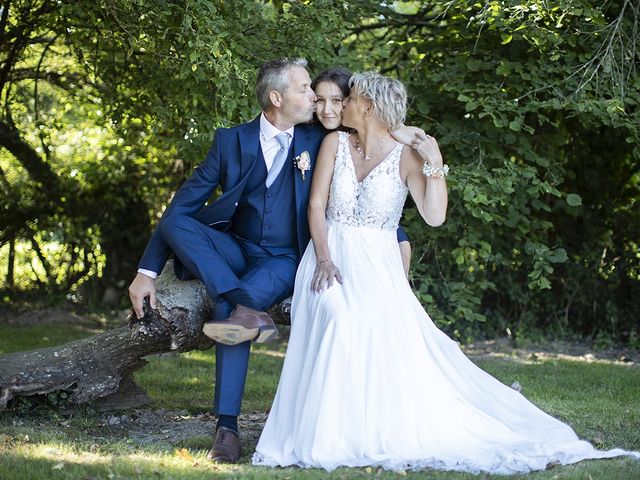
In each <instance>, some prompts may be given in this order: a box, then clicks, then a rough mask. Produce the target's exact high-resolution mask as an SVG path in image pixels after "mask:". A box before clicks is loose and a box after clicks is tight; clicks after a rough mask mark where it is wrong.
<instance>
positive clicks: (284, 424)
mask: <svg viewBox="0 0 640 480" xmlns="http://www.w3.org/2000/svg"><path fill="white" fill-rule="evenodd" d="M351 87H352V89H351V94H350V96H349V98H348V100H347V101H346V102H345V107H344V110H343V112H342V116H343V118H342V122H343V124H344V125H345V126H347V127H350V128H351V129H352V132H353V133H347V132H342V131H338V132H334V133H331V134H329V135H328V136H327V137H326V138H325V140H324V142H323V144H322V147H321V149H320V154H319V156H318V163H317V165H316V169H315V172H314V177H313V184H312V188H311V198H310V203H309V225H310V230H311V237H312V241H311V242H310V244H309V247H308V248H307V250H306V252H305V254H304V256H303V258H302V261H301V263H300V265H299V267H298V271H297V274H296V284H295V290H294V296H293V304H292V310H291V319H292V320H291V324H292V327H291V335H290V339H289V346H288V349H287V354H286V357H285V362H284V367H283V370H282V376H281V378H280V384H279V386H278V391H277V393H276V397H275V400H274V402H273V407H272V409H271V412H270V414H269V418H268V419H267V423H266V425H265V428H264V431H263V432H262V436H261V437H260V441H259V443H258V446H257V448H256V453H255V454H254V457H253V463H254V464H256V465H267V466H289V465H298V466H301V467H320V468H325V469H327V470H332V469H334V468H337V467H339V466H350V467H358V466H366V465H370V466H381V467H383V468H386V469H391V470H404V469H422V468H434V469H443V470H459V471H467V472H490V473H500V474H510V473H516V472H528V471H532V470H544V469H545V468H546V466H547V465H548V464H553V463H561V464H569V463H574V462H577V461H580V460H583V459H587V458H604V457H613V456H617V455H631V456H634V457H636V458H639V459H640V453H638V452H627V451H624V450H620V449H614V450H609V451H599V450H596V449H594V448H593V447H592V446H591V444H589V443H588V442H585V441H582V440H579V439H578V437H577V436H576V434H575V433H574V432H573V430H572V429H571V428H570V427H569V426H568V425H566V424H564V423H562V422H560V421H559V420H557V419H555V418H553V417H551V416H549V415H547V414H546V413H544V412H543V411H541V410H540V409H538V408H537V407H536V406H535V405H533V404H532V403H530V402H529V401H528V400H527V399H526V398H525V397H524V396H522V395H521V394H520V393H518V392H517V391H515V390H513V389H512V388H510V387H508V386H506V385H504V384H502V383H501V382H499V381H498V380H496V379H495V378H493V377H492V376H491V375H489V374H487V373H486V372H484V371H483V370H481V369H480V368H478V367H477V366H475V365H474V364H473V363H472V362H471V361H470V360H469V359H468V358H467V357H466V356H465V355H464V354H463V353H462V351H461V350H460V348H459V347H458V345H457V344H456V342H454V341H453V340H451V339H449V338H448V337H447V336H446V335H445V334H444V333H443V332H441V331H440V330H439V329H438V328H437V327H436V326H435V325H434V324H433V322H432V321H431V319H430V318H429V316H428V315H427V313H426V312H425V311H424V309H423V308H422V306H421V305H420V302H419V301H418V300H417V299H416V297H415V296H414V295H413V292H412V291H411V288H410V287H409V285H408V283H407V282H406V280H405V277H404V272H403V270H402V262H401V260H400V254H399V251H398V249H397V247H396V248H394V247H395V245H394V244H395V243H396V241H397V240H396V233H395V231H396V228H397V226H398V221H399V219H400V215H401V212H402V206H403V204H404V201H405V198H406V195H407V193H408V192H410V193H411V196H412V197H413V199H414V201H415V203H416V206H417V208H418V210H419V212H420V214H421V216H422V217H423V218H424V220H425V222H426V223H427V224H428V225H431V226H438V225H440V224H441V223H442V222H443V221H444V220H445V215H446V209H447V188H446V181H445V176H446V174H447V171H448V168H447V167H446V165H444V164H443V161H442V155H441V154H440V151H439V148H438V144H437V142H436V140H435V139H434V138H432V137H429V136H425V137H424V138H423V139H421V140H416V141H414V142H413V147H414V150H412V149H410V148H403V145H402V144H400V143H397V142H396V141H395V140H394V139H393V138H392V137H391V135H390V133H389V132H391V131H393V130H394V129H396V128H397V127H398V125H399V124H400V123H401V122H402V121H403V119H404V115H405V111H406V110H405V109H406V93H405V90H404V87H403V85H402V84H401V83H400V82H398V81H396V80H392V79H390V78H387V77H383V76H381V75H377V74H374V73H363V74H358V75H354V76H353V78H352V80H351ZM416 151H417V152H420V154H419V155H418V154H416ZM423 159H424V160H423Z"/></svg>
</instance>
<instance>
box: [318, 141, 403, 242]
mask: <svg viewBox="0 0 640 480" xmlns="http://www.w3.org/2000/svg"><path fill="white" fill-rule="evenodd" d="M338 135H339V136H338V151H337V153H336V161H335V165H334V167H333V180H332V181H331V189H330V191H329V202H328V205H327V221H328V222H329V223H330V224H343V225H349V226H354V227H372V228H379V229H384V230H395V229H396V228H398V222H399V221H400V216H401V215H402V207H403V206H404V202H405V200H406V198H407V192H408V191H409V189H408V188H407V186H406V185H405V184H404V183H403V182H402V180H401V178H400V153H401V152H402V144H401V143H397V144H396V146H395V148H394V149H393V150H392V151H391V153H389V155H388V156H387V157H386V158H385V159H384V160H382V162H380V163H379V164H378V165H377V166H376V167H375V168H374V169H373V170H371V172H370V173H369V175H367V176H366V177H365V178H364V179H363V180H362V182H358V180H357V178H356V171H355V168H354V166H353V160H352V158H351V153H350V151H349V140H348V138H349V134H348V133H347V132H339V133H338Z"/></svg>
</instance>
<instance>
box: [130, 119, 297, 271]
mask: <svg viewBox="0 0 640 480" xmlns="http://www.w3.org/2000/svg"><path fill="white" fill-rule="evenodd" d="M282 132H283V131H282V130H278V129H277V128H276V127H275V126H274V125H273V124H271V122H269V120H267V117H265V116H264V113H261V114H260V146H261V147H262V156H263V157H264V163H265V165H266V166H267V172H269V170H271V167H272V165H273V161H274V160H275V158H276V153H278V150H279V149H280V144H279V143H278V140H276V136H277V135H278V134H280V133H282ZM284 132H285V133H287V134H288V135H289V137H291V138H290V139H289V145H291V142H292V141H293V127H291V128H289V129H287V130H284ZM138 273H142V274H144V275H147V276H148V277H151V278H153V279H155V278H156V277H157V276H158V273H157V272H154V271H152V270H147V269H145V268H139V269H138Z"/></svg>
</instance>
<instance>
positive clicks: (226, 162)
mask: <svg viewBox="0 0 640 480" xmlns="http://www.w3.org/2000/svg"><path fill="white" fill-rule="evenodd" d="M325 134H326V131H325V130H324V129H323V128H322V127H321V126H318V125H298V126H296V127H295V131H294V136H293V146H292V148H293V156H294V157H296V156H298V155H300V154H301V153H302V152H304V151H307V152H309V156H310V157H311V170H310V171H307V172H306V173H305V179H304V181H303V180H302V175H301V173H300V171H299V170H298V169H297V168H296V169H295V172H294V176H295V180H294V183H295V185H294V189H295V201H296V213H297V214H296V225H295V228H296V232H297V235H298V250H299V253H300V256H302V253H303V252H304V250H305V248H306V246H307V244H308V243H309V239H310V235H309V224H308V223H309V222H308V220H307V207H308V204H309V191H310V189H311V180H312V178H313V169H314V167H315V164H316V159H317V156H318V150H319V149H320V144H321V143H322V139H323V138H324V136H325ZM259 148H260V117H257V118H256V119H255V120H253V121H252V122H249V123H245V124H242V125H238V126H235V127H232V128H220V129H218V130H216V133H215V135H214V139H213V145H212V146H211V149H210V150H209V153H208V154H207V157H206V158H205V160H204V162H203V163H202V164H201V165H200V166H198V168H196V170H195V172H194V173H193V175H191V177H189V179H188V180H187V181H185V182H184V183H183V184H182V186H181V187H180V188H179V189H178V191H177V192H176V194H175V196H174V197H173V200H172V201H171V203H170V204H169V206H168V207H167V210H166V211H165V212H164V214H163V215H162V218H161V219H160V224H161V223H162V222H163V221H164V220H166V219H167V218H170V217H171V216H173V215H187V216H190V217H192V218H195V219H197V220H199V221H200V222H202V223H204V224H206V225H210V226H211V227H213V228H216V229H218V230H226V229H228V228H229V226H230V225H231V222H232V221H233V215H234V213H235V210H236V207H237V205H238V202H239V201H240V197H241V195H242V193H243V191H244V188H245V185H246V183H247V180H248V178H249V175H250V173H251V171H252V169H253V165H254V164H255V162H256V158H257V156H258V151H259ZM291 168H293V167H291ZM218 185H220V187H221V188H222V195H220V196H219V197H218V198H217V199H216V200H215V201H213V202H212V203H211V204H206V202H207V200H209V198H210V197H211V195H212V194H213V192H214V190H215V189H216V188H217V187H218ZM158 227H159V225H158ZM170 254H171V248H170V247H169V245H167V243H166V242H165V241H164V238H163V237H162V235H161V233H160V229H159V228H156V230H155V231H154V233H153V235H152V236H151V239H150V240H149V243H147V247H146V248H145V251H144V254H143V255H142V259H141V260H140V263H139V265H138V267H139V268H144V269H147V270H151V271H154V272H158V273H159V272H161V271H162V269H163V267H164V265H165V263H166V261H167V259H168V258H169V255H170Z"/></svg>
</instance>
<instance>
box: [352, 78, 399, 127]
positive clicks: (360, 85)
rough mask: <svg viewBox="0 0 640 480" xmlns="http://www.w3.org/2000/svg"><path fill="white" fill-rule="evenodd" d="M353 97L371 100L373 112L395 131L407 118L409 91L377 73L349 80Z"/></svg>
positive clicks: (397, 82) (397, 81) (391, 79)
mask: <svg viewBox="0 0 640 480" xmlns="http://www.w3.org/2000/svg"><path fill="white" fill-rule="evenodd" d="M349 86H350V87H351V93H352V95H357V96H361V97H364V98H366V99H367V100H370V101H371V103H372V104H373V111H374V112H375V113H376V114H377V115H378V117H380V120H382V121H383V122H384V124H385V125H386V127H387V128H388V129H389V130H390V131H393V130H395V129H397V128H398V127H400V125H401V124H402V123H403V122H404V119H405V117H406V116H407V90H406V89H405V88H404V85H403V84H402V82H400V81H399V80H394V79H393V78H389V77H385V76H384V75H380V74H379V73H376V72H362V73H356V74H354V75H353V76H352V77H351V79H350V80H349Z"/></svg>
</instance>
